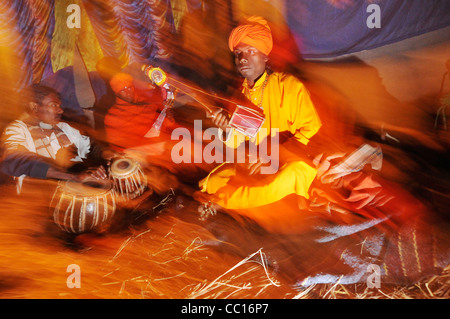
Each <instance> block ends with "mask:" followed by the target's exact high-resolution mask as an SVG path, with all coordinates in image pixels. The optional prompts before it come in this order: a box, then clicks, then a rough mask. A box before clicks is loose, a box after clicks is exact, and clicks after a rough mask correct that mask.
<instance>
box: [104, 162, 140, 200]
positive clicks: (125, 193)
mask: <svg viewBox="0 0 450 319" xmlns="http://www.w3.org/2000/svg"><path fill="white" fill-rule="evenodd" d="M109 176H110V177H111V180H112V183H113V190H114V193H115V196H116V199H117V200H118V201H126V200H130V199H134V198H136V197H138V196H140V195H142V194H143V193H144V191H145V189H146V188H147V177H146V176H145V174H144V171H143V170H142V168H141V165H140V164H139V163H138V162H137V161H135V160H134V159H131V158H127V157H119V158H116V159H114V160H113V161H112V163H111V166H110V168H109Z"/></svg>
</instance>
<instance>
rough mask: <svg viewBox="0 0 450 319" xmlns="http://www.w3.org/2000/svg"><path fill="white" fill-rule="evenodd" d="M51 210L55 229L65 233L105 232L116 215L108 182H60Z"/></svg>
mask: <svg viewBox="0 0 450 319" xmlns="http://www.w3.org/2000/svg"><path fill="white" fill-rule="evenodd" d="M50 208H51V209H52V210H53V220H54V222H55V223H56V225H58V226H59V227H60V228H61V229H62V230H64V231H66V232H68V233H74V234H79V233H83V232H97V233H101V232H104V231H106V230H107V229H108V228H109V226H110V224H111V221H112V218H113V216H114V214H115V211H116V203H115V199H114V196H113V191H112V186H111V181H110V180H107V179H106V180H98V179H94V178H89V179H86V180H85V181H83V182H82V183H77V182H73V181H66V182H59V184H58V186H57V188H56V191H55V193H54V194H53V198H52V200H51V203H50Z"/></svg>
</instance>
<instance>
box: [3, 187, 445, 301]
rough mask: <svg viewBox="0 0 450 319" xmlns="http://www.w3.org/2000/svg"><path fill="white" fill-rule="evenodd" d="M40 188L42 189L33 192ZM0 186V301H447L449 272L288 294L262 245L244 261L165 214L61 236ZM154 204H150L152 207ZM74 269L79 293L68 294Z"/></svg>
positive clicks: (37, 204)
mask: <svg viewBox="0 0 450 319" xmlns="http://www.w3.org/2000/svg"><path fill="white" fill-rule="evenodd" d="M41 189H42V188H41ZM12 190H13V188H11V187H9V186H5V185H4V186H2V189H1V193H2V195H1V196H2V199H1V201H0V212H1V222H0V242H1V245H0V255H1V256H2V258H1V259H0V297H1V298H15V299H28V298H33V299H35V298H37V299H40V298H46V299H47V298H49V299H85V298H94V299H97V298H106V299H141V298H144V299H156V298H162V299H185V298H198V299H214V298H218V299H225V298H229V299H233V298H244V299H254V298H258V299H307V298H313V299H322V298H324V299H329V298H332V299H334V298H336V299H350V298H351V299H359V298H365V299H366V298H375V299H389V298H393V299H409V298H413V299H419V298H420V299H447V298H449V297H450V291H449V290H450V267H448V268H447V269H446V270H445V271H444V272H443V273H442V274H440V275H438V276H433V277H431V278H427V279H426V280H423V281H421V282H419V283H417V284H415V285H412V286H409V287H401V286H387V285H384V284H383V283H382V284H381V287H380V288H379V289H376V288H368V287H367V285H365V284H358V285H340V284H339V283H337V284H335V285H316V286H310V287H308V288H306V289H304V290H299V289H297V288H294V287H293V286H292V284H291V283H289V282H287V281H286V280H285V279H284V278H283V276H279V275H280V274H279V273H277V272H276V271H274V269H273V267H271V266H270V265H269V264H268V262H267V260H266V251H265V250H264V248H263V247H261V249H259V250H255V251H254V252H253V253H252V254H249V255H248V256H240V255H238V254H233V253H231V251H232V250H226V249H221V247H220V245H221V243H220V242H218V241H217V239H216V238H215V237H214V236H213V235H212V234H211V233H210V232H209V231H208V230H207V229H206V228H205V227H202V225H201V224H198V223H190V222H188V221H185V220H182V219H180V218H178V217H177V216H176V214H173V213H172V212H171V210H170V208H166V209H164V208H163V209H162V210H160V211H159V212H158V213H157V214H154V215H152V216H150V215H149V216H146V218H143V219H142V220H141V221H140V222H139V223H136V224H131V225H130V226H129V227H125V228H122V229H115V230H114V231H112V232H110V233H107V234H104V235H102V236H90V235H83V236H78V237H77V238H75V239H74V238H71V237H70V236H67V235H65V234H64V233H61V232H60V231H59V229H57V228H56V226H55V225H54V224H52V222H51V220H49V219H48V210H47V207H46V206H47V202H46V198H45V196H43V194H42V192H41V191H33V192H30V193H28V197H27V198H28V199H29V200H27V201H23V200H20V199H19V197H17V196H15V195H14V194H13V193H11V191H12ZM154 204H156V205H157V204H158V203H157V202H155V203H154ZM71 264H76V265H78V266H79V267H80V270H81V280H80V283H81V287H80V288H68V285H67V280H68V277H69V275H71V273H68V272H67V267H68V266H69V265H71Z"/></svg>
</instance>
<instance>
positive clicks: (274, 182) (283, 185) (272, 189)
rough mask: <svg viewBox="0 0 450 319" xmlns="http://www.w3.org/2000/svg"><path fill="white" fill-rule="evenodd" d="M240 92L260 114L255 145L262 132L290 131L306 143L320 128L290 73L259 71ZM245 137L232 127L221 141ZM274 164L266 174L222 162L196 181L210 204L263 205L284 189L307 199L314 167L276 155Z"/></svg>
mask: <svg viewBox="0 0 450 319" xmlns="http://www.w3.org/2000/svg"><path fill="white" fill-rule="evenodd" d="M266 77H268V78H267V83H266V85H264V82H265V81H266ZM242 92H243V93H244V94H245V96H246V97H247V98H248V99H249V100H250V101H251V102H252V103H253V104H255V105H257V106H259V105H260V106H261V107H262V108H263V112H264V115H265V117H266V119H265V121H264V123H263V125H262V127H261V130H260V132H259V133H258V136H256V137H255V138H254V139H253V140H252V142H254V143H255V144H258V143H259V141H262V140H263V139H264V137H266V136H269V138H270V136H274V134H277V133H278V132H279V133H283V132H290V133H291V134H292V136H293V137H292V138H294V139H296V140H298V141H299V142H301V143H302V144H304V145H306V144H308V142H309V139H310V138H311V137H312V136H313V135H314V134H316V133H317V132H318V130H319V129H320V127H321V121H320V119H319V116H318V114H317V111H316V109H315V108H314V105H313V103H312V101H311V98H310V95H309V92H308V90H307V89H306V88H305V86H304V85H303V83H302V82H300V81H299V80H298V79H297V78H295V77H294V76H292V75H288V74H285V73H272V74H270V75H268V74H267V73H264V74H263V75H262V76H261V78H259V79H258V81H257V82H256V83H255V85H254V86H253V87H252V88H249V87H248V85H247V81H246V80H244V83H243V91H242ZM261 97H262V99H261ZM246 139H247V137H245V136H244V135H242V134H241V133H239V132H237V131H235V130H233V131H232V132H231V136H229V137H228V138H227V141H226V144H227V146H229V147H234V148H236V147H237V146H238V145H240V144H241V143H242V142H244V141H245V140H246ZM280 163H281V166H280V167H279V169H278V171H277V172H276V173H274V174H271V175H270V176H267V175H266V176H262V175H261V174H256V175H252V176H248V175H244V176H242V174H239V173H237V170H239V168H238V165H239V164H234V163H225V164H222V165H220V166H219V167H217V168H216V169H215V170H213V171H212V172H211V173H210V174H209V175H208V176H207V177H206V178H205V179H203V180H202V181H200V187H201V189H202V191H203V192H205V193H207V194H210V195H211V199H212V201H213V202H214V203H216V204H218V205H220V206H222V207H224V208H229V209H243V208H251V207H258V206H263V205H267V204H271V203H274V202H276V201H279V200H281V199H282V198H284V197H285V196H287V195H290V194H297V195H300V196H303V197H305V198H308V189H309V187H310V185H311V183H312V181H313V180H314V178H315V176H316V169H315V168H313V167H311V166H310V165H308V164H307V163H305V162H304V161H301V160H295V159H294V160H292V159H285V158H280Z"/></svg>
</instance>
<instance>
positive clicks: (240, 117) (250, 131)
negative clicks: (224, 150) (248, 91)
mask: <svg viewBox="0 0 450 319" xmlns="http://www.w3.org/2000/svg"><path fill="white" fill-rule="evenodd" d="M264 120H265V116H264V114H263V113H261V112H260V111H259V110H255V109H254V108H250V107H246V106H242V105H237V106H236V109H235V111H234V112H233V114H232V115H231V119H230V126H231V127H233V128H234V129H235V130H237V131H238V132H241V133H242V134H244V135H246V136H248V137H255V136H256V134H258V131H259V129H260V128H261V126H262V125H263V123H264Z"/></svg>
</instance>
